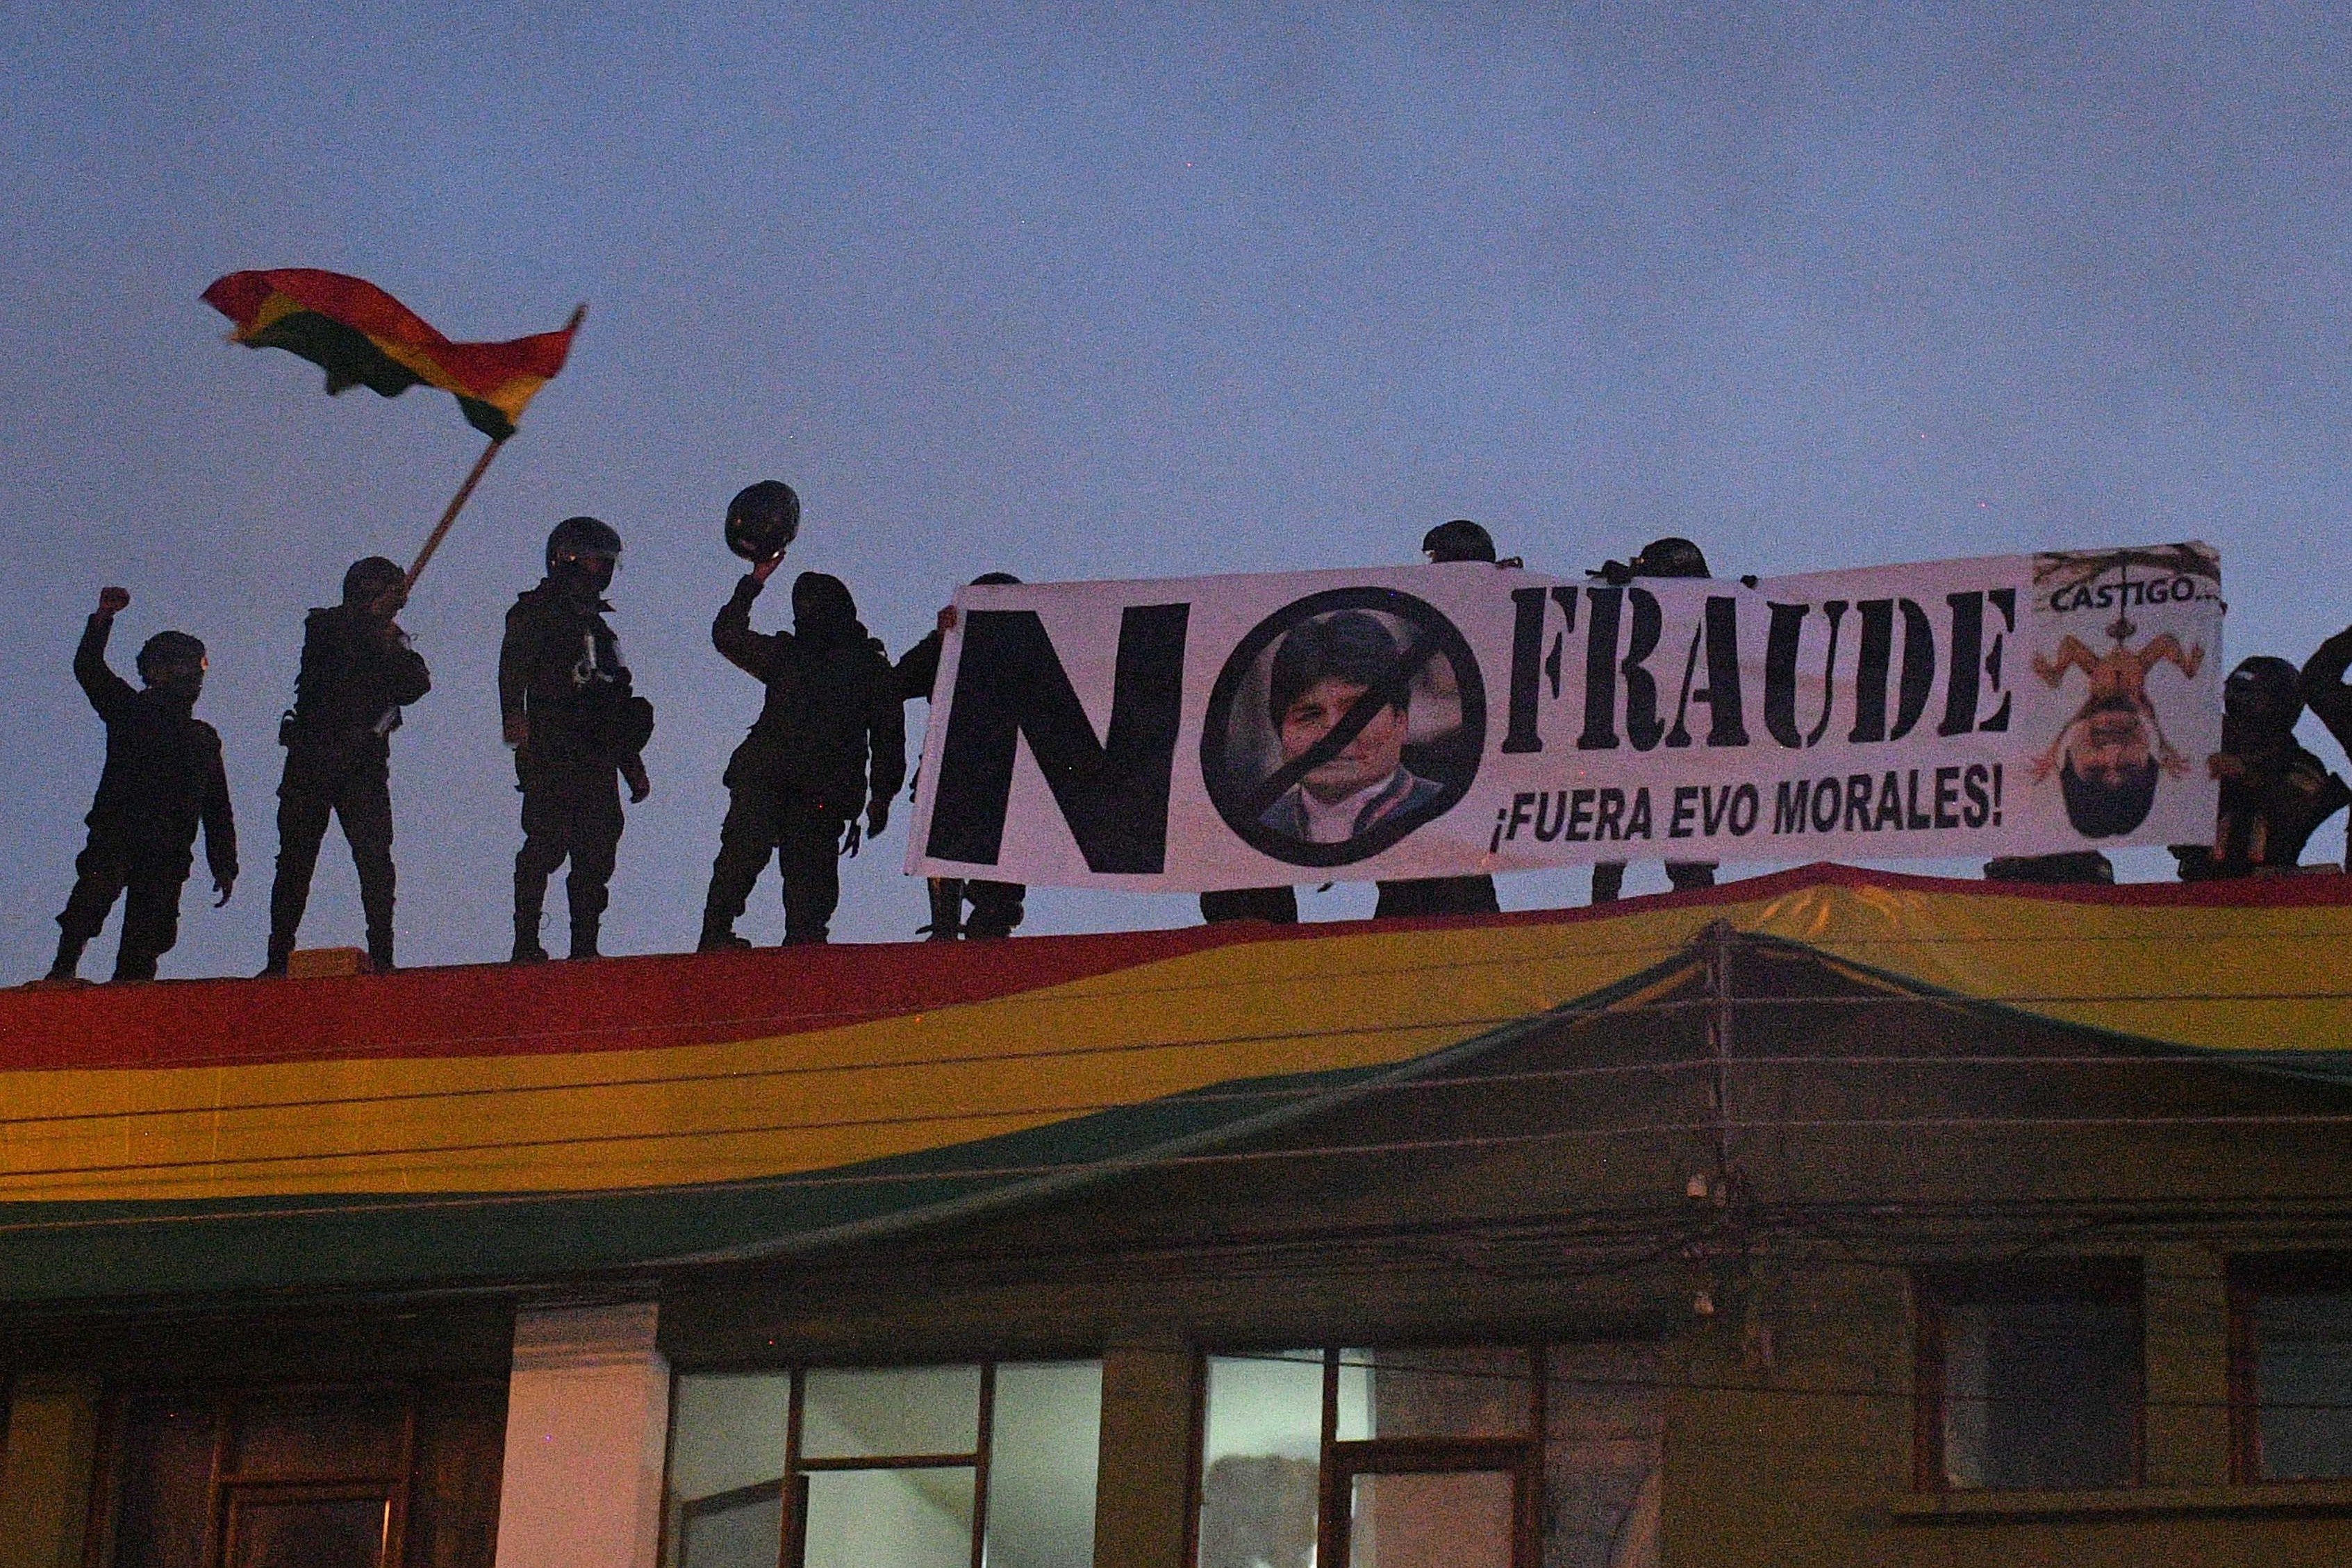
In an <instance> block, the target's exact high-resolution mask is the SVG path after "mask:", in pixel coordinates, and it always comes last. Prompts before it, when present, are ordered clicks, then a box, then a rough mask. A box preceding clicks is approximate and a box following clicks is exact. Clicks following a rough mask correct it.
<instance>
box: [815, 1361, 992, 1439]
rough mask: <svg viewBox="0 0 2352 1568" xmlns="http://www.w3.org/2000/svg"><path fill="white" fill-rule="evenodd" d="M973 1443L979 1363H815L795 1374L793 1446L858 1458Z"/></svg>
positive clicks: (977, 1423) (977, 1430)
mask: <svg viewBox="0 0 2352 1568" xmlns="http://www.w3.org/2000/svg"><path fill="white" fill-rule="evenodd" d="M979 1447H980V1368H978V1367H977V1366H912V1367H889V1368H882V1369H863V1368H860V1369H835V1368H820V1369H814V1370H812V1371H809V1372H807V1373H804V1374H803V1375H802V1382H801V1454H802V1456H803V1458H812V1459H865V1458H887V1457H889V1456H891V1455H894V1454H969V1453H971V1452H972V1451H973V1450H974V1449H975V1448H979Z"/></svg>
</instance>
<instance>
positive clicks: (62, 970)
mask: <svg viewBox="0 0 2352 1568" xmlns="http://www.w3.org/2000/svg"><path fill="white" fill-rule="evenodd" d="M86 946H89V937H87V936H85V937H82V938H81V939H80V940H79V941H77V940H75V939H74V938H73V937H71V936H60V937H58V956H57V960H56V962H54V963H52V964H51V965H50V966H49V972H48V974H47V978H48V979H52V980H58V981H73V980H78V979H79V978H81V950H82V949H83V948H84V947H86Z"/></svg>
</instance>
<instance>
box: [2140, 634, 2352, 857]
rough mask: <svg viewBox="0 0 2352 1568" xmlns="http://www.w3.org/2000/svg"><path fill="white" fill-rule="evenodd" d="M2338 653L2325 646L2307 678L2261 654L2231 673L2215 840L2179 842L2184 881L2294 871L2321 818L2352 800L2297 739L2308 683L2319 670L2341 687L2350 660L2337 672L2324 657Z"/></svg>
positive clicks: (2215, 763)
mask: <svg viewBox="0 0 2352 1568" xmlns="http://www.w3.org/2000/svg"><path fill="white" fill-rule="evenodd" d="M2338 641H2341V639H2336V638H2331V639H2330V640H2329V643H2330V644H2333V643H2336V642H2338ZM2336 658H2337V654H2336V653H2332V652H2331V651H2330V645H2327V644H2324V645H2323V646H2322V648H2321V650H2320V653H2319V654H2318V655H2316V656H2315V657H2314V659H2313V660H2312V663H2311V664H2310V665H2308V666H2306V667H2305V671H2304V672H2303V674H2302V676H2301V677H2299V676H2298V674H2297V673H2296V671H2295V668H2294V665H2292V664H2287V663H2286V662H2285V661H2284V660H2283V659H2276V658H2272V657H2269V656H2267V655H2260V654H2258V655H2256V656H2255V657H2253V658H2251V659H2247V660H2245V661H2244V662H2242V664H2239V666H2238V667H2237V668H2236V669H2235V670H2233V671H2231V673H2230V678H2229V680H2228V681H2226V682H2224V683H2223V685H2222V688H2221V753H2220V754H2219V755H2218V756H2216V757H2215V758H2213V759H2212V764H2211V767H2212V770H2213V772H2214V775H2215V776H2216V777H2218V778H2219V779H2221V810H2220V811H2219V813H2218V815H2217V818H2216V821H2215V822H2214V827H2213V842H2212V843H2211V844H2210V846H2209V845H2204V844H2194V845H2175V846H2173V850H2172V853H2173V857H2174V858H2175V859H2176V860H2178V861H2179V862H2180V878H2181V880H2182V881H2183V882H2204V881H2210V880H2216V879H2221V878H2226V877H2237V876H2249V875H2252V873H2255V872H2258V871H2292V870H2294V867H2295V865H2296V864H2297V863H2298V862H2300V861H2301V860H2302V858H2303V847H2304V845H2305V844H2306V843H2308V842H2309V841H2310V840H2311V835H2312V834H2313V833H2315V832H2316V831H2318V830H2319V826H2320V824H2321V823H2323V822H2325V821H2326V820H2327V819H2328V818H2329V817H2331V816H2333V815H2335V813H2336V812H2337V811H2338V810H2342V809H2343V807H2344V805H2345V803H2346V802H2347V800H2352V791H2347V789H2346V788H2345V784H2344V781H2343V780H2342V779H2338V778H2336V775H2335V774H2333V773H2330V772H2329V771H2328V770H2327V767H2326V764H2325V763H2323V762H2321V761H2320V760H2319V758H2316V757H2314V756H2313V755H2312V754H2311V753H2310V752H2308V751H2306V750H2305V749H2304V748H2303V747H2302V746H2301V745H2300V744H2298V743H2297V742H2296V740H2295V738H2294V726H2295V721H2296V720H2297V719H2298V718H2300V717H2302V716H2303V708H2304V696H2303V692H2302V689H2301V688H2302V687H2303V686H2304V685H2305V684H2306V683H2307V682H2308V677H2309V676H2310V675H2311V674H2312V672H2313V671H2314V670H2317V671H2319V672H2320V673H2321V674H2322V675H2323V677H2324V684H2334V685H2338V686H2339V687H2340V685H2341V681H2340V674H2341V670H2342V668H2343V665H2342V664H2341V663H2338V664H2336V671H2335V672H2334V673H2333V674H2331V673H2329V672H2328V671H2327V666H2326V664H2325V663H2323V661H2325V660H2330V659H2336ZM2308 684H2313V685H2323V682H2308ZM2322 695H2323V697H2326V696H2327V695H2330V694H2327V693H2326V691H2325V690H2324V689H2323V694H2322ZM2323 716H2324V715H2323ZM2332 727H2333V726H2331V728H2332Z"/></svg>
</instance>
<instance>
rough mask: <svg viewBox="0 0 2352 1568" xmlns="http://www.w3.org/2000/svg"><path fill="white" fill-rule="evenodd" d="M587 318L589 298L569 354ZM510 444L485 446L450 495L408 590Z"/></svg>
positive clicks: (567, 341) (574, 326) (567, 335)
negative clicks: (483, 477)
mask: <svg viewBox="0 0 2352 1568" xmlns="http://www.w3.org/2000/svg"><path fill="white" fill-rule="evenodd" d="M586 319H588V306H587V304H586V302H585V301H583V302H582V303H581V304H579V305H576V306H574V307H573V308H572V319H570V320H569V321H566V322H565V323H564V324H563V337H564V351H565V352H566V353H567V354H568V353H570V351H571V340H572V334H573V333H575V332H577V331H579V330H580V323H581V322H583V321H585V320H586ZM505 444H507V438H506V437H505V436H503V435H501V436H499V437H497V438H495V439H494V440H492V441H491V443H490V444H488V446H485V447H484V448H482V455H480V456H479V457H477V458H475V459H474V467H473V471H472V472H471V473H469V474H467V476H466V482H465V483H464V484H462V485H460V486H457V494H456V495H455V496H452V497H449V509H448V510H446V511H445V512H443V513H442V514H441V520H440V521H439V522H437V523H436V524H434V525H433V531H432V532H431V533H430V534H428V535H426V536H425V548H424V549H421V550H418V551H417V552H416V559H415V561H414V562H412V563H411V564H410V566H409V568H408V579H407V580H406V581H405V582H404V583H403V584H402V585H401V586H402V589H403V591H406V590H408V589H412V588H415V586H416V580H417V578H418V577H420V576H422V575H423V574H424V571H425V562H426V561H429V560H431V559H433V552H434V551H435V550H437V549H440V548H441V541H442V540H443V539H445V538H448V537H449V525H450V524H452V523H454V522H456V521H457V514H458V513H459V512H461V511H463V510H465V508H466V502H467V499H468V498H470V497H472V496H473V494H474V486H477V485H478V484H480V483H481V482H482V476H483V475H484V474H486V473H488V471H489V467H490V459H491V458H493V457H496V456H497V455H499V447H501V446H504V445H505Z"/></svg>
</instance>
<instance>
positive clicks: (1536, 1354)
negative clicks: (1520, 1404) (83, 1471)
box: [1184, 1341, 1551, 1568]
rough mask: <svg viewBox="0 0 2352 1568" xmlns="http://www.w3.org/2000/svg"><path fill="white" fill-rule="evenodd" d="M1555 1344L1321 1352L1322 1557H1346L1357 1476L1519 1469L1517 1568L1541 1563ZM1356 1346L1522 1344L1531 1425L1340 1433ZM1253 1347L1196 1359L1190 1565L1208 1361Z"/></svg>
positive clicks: (1514, 1484)
mask: <svg viewBox="0 0 2352 1568" xmlns="http://www.w3.org/2000/svg"><path fill="white" fill-rule="evenodd" d="M1298 1348H1300V1347H1298V1346H1297V1345H1296V1344H1292V1345H1286V1346H1282V1347H1280V1349H1279V1350H1276V1351H1260V1352H1257V1353H1255V1354H1260V1355H1268V1356H1273V1355H1279V1354H1280V1351H1281V1350H1291V1351H1296V1350H1297V1349H1298ZM1351 1350H1352V1351H1358V1352H1363V1351H1369V1352H1370V1353H1371V1354H1374V1355H1378V1354H1382V1353H1383V1352H1393V1353H1396V1354H1401V1355H1409V1354H1412V1352H1413V1351H1415V1350H1423V1351H1429V1352H1437V1351H1448V1350H1510V1351H1516V1352H1517V1353H1518V1354H1520V1355H1522V1356H1524V1357H1525V1358H1526V1364H1527V1368H1528V1401H1527V1406H1526V1408H1527V1425H1526V1427H1525V1428H1524V1430H1522V1431H1521V1433H1520V1434H1519V1435H1518V1436H1517V1437H1491V1436H1490V1437H1349V1438H1342V1437H1339V1372H1340V1369H1341V1368H1342V1367H1343V1366H1360V1365H1362V1364H1363V1363H1361V1362H1349V1361H1347V1360H1346V1359H1345V1356H1346V1354H1347V1353H1348V1352H1349V1351H1351ZM1249 1354H1253V1353H1252V1352H1250V1351H1248V1350H1242V1349H1222V1350H1212V1351H1203V1352H1202V1353H1201V1354H1199V1355H1197V1356H1195V1357H1194V1358H1193V1372H1192V1389H1193V1396H1192V1467H1191V1485H1190V1486H1189V1487H1188V1489H1187V1499H1186V1508H1185V1518H1184V1563H1185V1568H1196V1565H1197V1564H1198V1563H1199V1562H1200V1560H1201V1509H1202V1500H1203V1496H1204V1490H1205V1487H1206V1482H1207V1470H1208V1426H1209V1397H1208V1396H1209V1363H1210V1362H1211V1360H1213V1358H1215V1357H1218V1356H1246V1355H1249ZM1320 1355H1321V1358H1322V1371H1323V1397H1322V1415H1321V1430H1320V1433H1319V1435H1318V1442H1317V1448H1316V1475H1315V1487H1316V1493H1315V1560H1316V1562H1318V1563H1334V1564H1338V1563H1345V1562H1346V1560H1347V1558H1346V1553H1347V1551H1348V1547H1349V1523H1350V1515H1349V1508H1350V1504H1351V1502H1352V1500H1353V1495H1354V1493H1353V1486H1354V1482H1355V1479H1356V1478H1357V1477H1359V1476H1381V1475H1444V1474H1457V1475H1458V1474H1480V1473H1483V1474H1498V1473H1499V1474H1506V1475H1508V1476H1510V1478H1511V1501H1512V1518H1511V1562H1512V1564H1513V1568H1535V1565H1536V1564H1538V1563H1539V1562H1540V1561H1541V1557H1542V1542H1543V1483H1544V1445H1545V1441H1546V1438H1547V1437H1548V1436H1549V1409H1548V1407H1547V1402H1546V1399H1545V1391H1546V1388H1547V1387H1548V1385H1549V1383H1550V1381H1551V1371H1550V1368H1551V1363H1550V1357H1549V1346H1548V1345H1544V1344H1528V1343H1517V1342H1516V1341H1488V1342H1486V1343H1462V1342H1449V1343H1444V1344H1423V1345H1413V1344H1388V1345H1381V1344H1371V1345H1365V1344H1360V1343H1359V1344H1349V1345H1345V1346H1326V1347H1325V1348H1324V1349H1323V1350H1322V1351H1321V1352H1320ZM1300 1364H1305V1363H1304V1362H1303V1361H1302V1362H1301V1363H1300Z"/></svg>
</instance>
